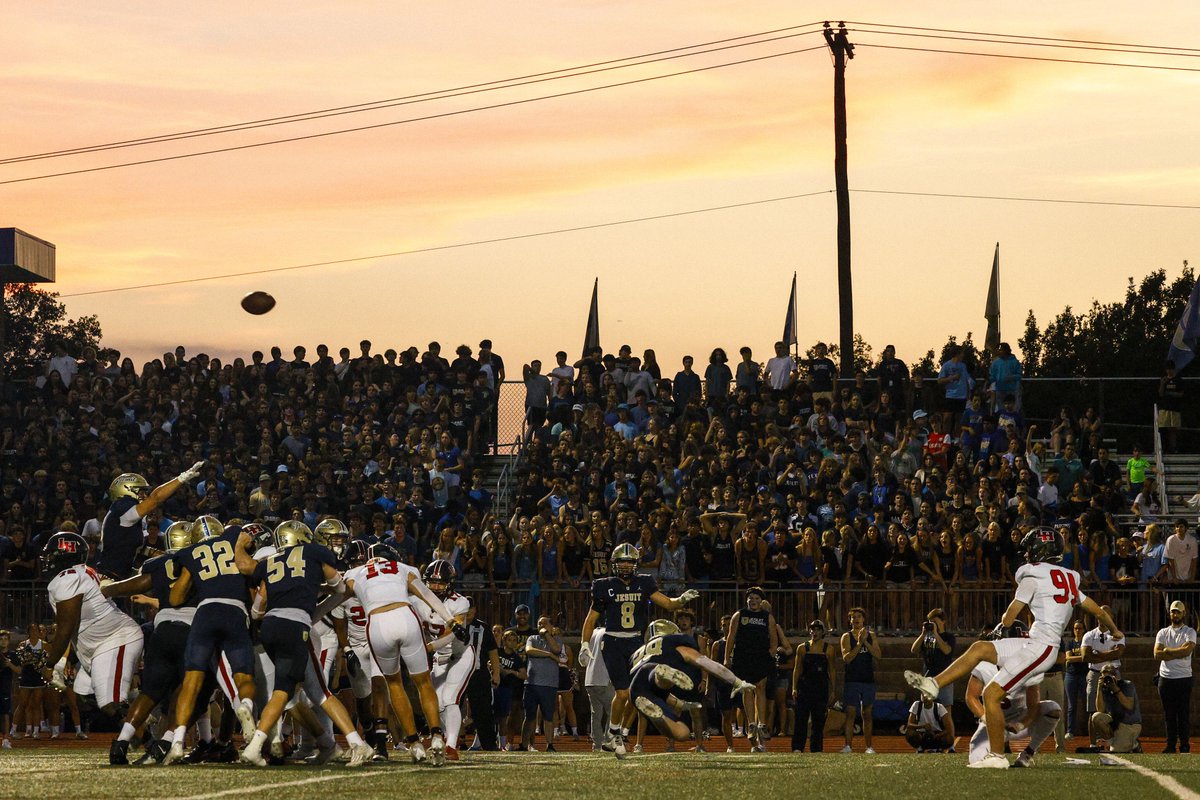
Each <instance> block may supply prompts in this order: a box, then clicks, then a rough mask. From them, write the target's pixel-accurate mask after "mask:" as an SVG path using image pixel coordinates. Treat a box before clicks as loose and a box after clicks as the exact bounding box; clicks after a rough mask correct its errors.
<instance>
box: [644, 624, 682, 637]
mask: <svg viewBox="0 0 1200 800" xmlns="http://www.w3.org/2000/svg"><path fill="white" fill-rule="evenodd" d="M673 633H679V626H678V625H676V624H675V623H674V622H672V621H671V620H669V619H656V620H654V621H653V622H651V623H650V624H649V625H648V626H646V641H647V642H649V641H650V640H651V639H654V638H656V637H658V636H670V635H671V634H673Z"/></svg>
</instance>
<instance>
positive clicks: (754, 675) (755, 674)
mask: <svg viewBox="0 0 1200 800" xmlns="http://www.w3.org/2000/svg"><path fill="white" fill-rule="evenodd" d="M729 668H730V669H731V670H733V674H734V675H737V676H738V677H739V678H741V679H742V680H744V681H745V682H746V683H753V684H757V683H758V682H759V681H761V680H764V679H766V678H769V677H771V676H772V675H774V674H775V659H773V658H771V656H770V654H768V653H747V654H746V655H745V656H743V657H742V658H738V654H737V653H736V652H735V653H734V657H733V662H732V663H731V664H730V665H729Z"/></svg>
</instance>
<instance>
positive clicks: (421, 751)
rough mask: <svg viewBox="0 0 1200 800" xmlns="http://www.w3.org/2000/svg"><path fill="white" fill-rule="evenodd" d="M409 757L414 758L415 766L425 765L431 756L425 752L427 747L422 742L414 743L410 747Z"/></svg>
mask: <svg viewBox="0 0 1200 800" xmlns="http://www.w3.org/2000/svg"><path fill="white" fill-rule="evenodd" d="M408 755H409V756H410V757H411V758H412V762H413V763H414V764H424V763H425V762H426V761H427V760H428V758H429V755H428V754H427V753H426V752H425V745H423V744H421V743H420V742H413V743H412V744H410V745H409V746H408Z"/></svg>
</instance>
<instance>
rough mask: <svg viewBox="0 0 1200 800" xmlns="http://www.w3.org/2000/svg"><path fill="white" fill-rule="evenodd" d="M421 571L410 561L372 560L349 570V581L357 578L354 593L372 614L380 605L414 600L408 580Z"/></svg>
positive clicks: (347, 576) (347, 577) (418, 576)
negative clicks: (411, 564)
mask: <svg viewBox="0 0 1200 800" xmlns="http://www.w3.org/2000/svg"><path fill="white" fill-rule="evenodd" d="M410 576H415V577H417V578H418V579H419V578H420V577H421V573H420V572H418V571H417V570H416V569H415V568H413V567H410V566H408V565H407V564H401V563H399V562H397V561H383V560H379V561H370V562H368V563H366V564H364V565H363V566H361V567H355V568H354V569H352V570H350V571H349V572H347V573H346V580H348V581H354V594H355V595H356V596H357V597H358V599H359V601H360V602H361V603H362V606H363V608H364V609H366V612H367V613H368V614H370V613H371V612H372V611H374V610H375V609H377V608H382V607H383V606H387V605H391V604H392V603H411V602H412V601H411V600H410V599H409V596H408V579H409V577H410Z"/></svg>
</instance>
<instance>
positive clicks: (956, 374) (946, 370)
mask: <svg viewBox="0 0 1200 800" xmlns="http://www.w3.org/2000/svg"><path fill="white" fill-rule="evenodd" d="M946 356H947V359H946V363H944V364H942V368H941V370H940V371H939V372H938V377H937V382H938V383H939V384H941V386H942V390H943V392H945V396H944V397H945V402H944V403H943V405H942V427H943V428H944V429H945V430H947V431H956V430H958V417H959V416H960V415H962V413H963V411H965V410H966V408H967V398H968V397H969V396H970V394H971V392H972V391H973V390H974V389H975V379H974V378H972V377H971V372H970V370H968V369H967V365H966V364H964V363H963V349H962V348H961V347H958V346H957V345H955V346H954V347H951V348H950V349H949V350H948V351H947V352H946Z"/></svg>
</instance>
